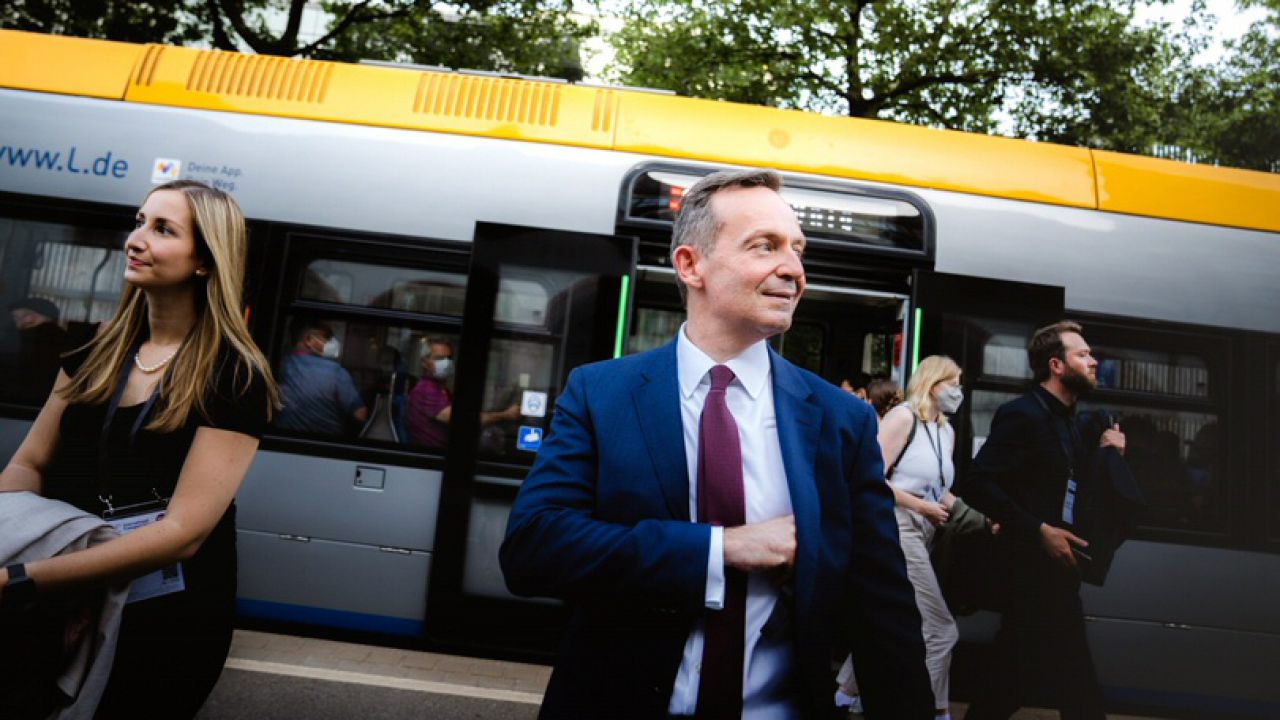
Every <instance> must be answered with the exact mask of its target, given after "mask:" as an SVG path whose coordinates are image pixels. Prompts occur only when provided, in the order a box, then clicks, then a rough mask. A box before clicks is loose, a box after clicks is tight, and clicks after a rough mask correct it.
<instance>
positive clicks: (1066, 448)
mask: <svg viewBox="0 0 1280 720" xmlns="http://www.w3.org/2000/svg"><path fill="white" fill-rule="evenodd" d="M1031 394H1032V396H1034V397H1035V399H1036V402H1038V403H1040V407H1042V408H1044V410H1045V412H1047V413H1049V417H1050V418H1053V417H1054V416H1055V415H1056V413H1054V412H1053V411H1052V410H1050V409H1049V404H1048V403H1046V402H1045V401H1044V398H1042V397H1040V393H1037V392H1034V391H1033V392H1032V393H1031ZM1061 422H1062V424H1064V425H1066V426H1067V437H1063V435H1062V433H1061V432H1060V431H1059V430H1057V429H1056V428H1055V429H1054V431H1053V434H1054V435H1056V436H1057V437H1058V444H1059V445H1061V446H1062V454H1063V455H1065V456H1066V457H1067V476H1068V477H1075V466H1076V453H1075V451H1074V450H1073V449H1072V448H1071V443H1074V444H1075V446H1076V448H1079V447H1080V445H1082V444H1083V440H1081V439H1080V429H1079V428H1077V427H1076V424H1075V423H1074V422H1072V420H1071V418H1070V417H1066V418H1061ZM1068 438H1070V440H1068Z"/></svg>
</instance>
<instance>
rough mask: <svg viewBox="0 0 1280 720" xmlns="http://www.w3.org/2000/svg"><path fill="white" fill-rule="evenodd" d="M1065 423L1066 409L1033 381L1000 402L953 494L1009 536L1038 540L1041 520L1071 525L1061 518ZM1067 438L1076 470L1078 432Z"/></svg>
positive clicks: (1071, 418)
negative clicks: (1031, 385) (1028, 388)
mask: <svg viewBox="0 0 1280 720" xmlns="http://www.w3.org/2000/svg"><path fill="white" fill-rule="evenodd" d="M1037 395H1038V396H1039V399H1037ZM1067 423H1071V424H1072V425H1074V423H1075V418H1074V416H1073V414H1072V413H1071V411H1070V409H1069V408H1067V406H1065V405H1063V404H1062V403H1061V402H1059V401H1058V399H1057V398H1055V397H1054V396H1053V395H1052V394H1051V393H1049V392H1048V391H1047V390H1045V389H1044V388H1042V387H1040V386H1039V385H1037V386H1035V387H1034V388H1032V389H1031V391H1029V392H1027V393H1026V394H1025V395H1023V396H1022V397H1019V398H1017V399H1016V400H1011V401H1009V402H1007V403H1005V404H1004V405H1001V406H1000V408H999V409H997V410H996V415H995V417H994V418H993V419H992V421H991V433H990V434H989V435H988V436H987V440H986V442H985V443H983V445H982V448H981V449H980V450H979V451H978V456H977V457H976V458H974V460H973V464H972V465H970V467H969V472H968V473H967V474H966V475H965V477H964V478H963V479H962V482H960V483H959V486H958V487H957V488H956V494H957V495H959V496H960V497H963V498H964V499H965V502H967V503H969V504H970V505H971V506H973V507H975V508H977V509H978V510H979V511H981V512H982V513H983V514H985V515H987V516H988V517H990V518H991V519H993V520H994V521H996V522H998V523H1000V527H1001V534H1006V533H1007V535H1006V537H1008V538H1010V539H1012V540H1015V541H1020V542H1027V543H1036V542H1038V541H1039V531H1040V525H1041V523H1046V522H1047V523H1049V524H1050V525H1053V526H1056V527H1068V529H1071V528H1070V527H1069V526H1067V525H1066V524H1065V523H1063V522H1062V503H1063V498H1064V496H1065V494H1066V490H1067V476H1068V473H1069V468H1070V465H1069V464H1068V459H1067V456H1066V453H1065V452H1064V448H1063V440H1064V438H1066V437H1068V436H1067V435H1066V428H1067ZM1096 440H1097V438H1094V441H1095V442H1096ZM1072 444H1073V445H1074V446H1075V447H1073V448H1072V450H1073V454H1074V455H1075V458H1073V460H1072V462H1073V463H1074V464H1075V465H1076V466H1077V471H1076V472H1077V475H1079V474H1080V469H1079V467H1078V466H1079V465H1080V462H1079V458H1080V451H1081V447H1080V446H1081V445H1082V444H1083V441H1081V440H1080V438H1079V435H1078V434H1077V435H1076V436H1075V438H1074V439H1073V442H1072Z"/></svg>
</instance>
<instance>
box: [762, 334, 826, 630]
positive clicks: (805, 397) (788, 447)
mask: <svg viewBox="0 0 1280 720" xmlns="http://www.w3.org/2000/svg"><path fill="white" fill-rule="evenodd" d="M769 360H770V364H771V367H772V370H773V409H774V415H775V417H776V418H777V423H778V444H779V445H780V446H781V448H782V465H783V467H784V468H785V469H786V471H787V488H788V489H789V490H790V493H791V508H792V511H793V512H794V513H795V516H796V565H795V592H796V604H797V610H799V611H800V612H801V616H802V617H803V608H805V607H806V606H807V605H808V604H809V600H810V599H811V597H812V594H813V590H814V587H815V586H816V580H817V572H818V554H819V549H820V548H821V547H822V526H821V522H822V517H821V508H820V507H819V503H818V487H817V483H816V481H815V478H814V474H813V471H814V467H815V464H816V461H817V456H818V432H819V430H820V429H821V425H822V407H821V406H820V405H818V404H817V403H816V402H814V401H813V398H812V396H813V393H812V391H810V389H809V386H808V384H806V383H805V381H804V378H802V377H801V376H800V373H799V371H797V370H796V368H795V366H793V365H792V364H791V363H789V362H787V361H786V360H784V359H782V357H781V356H779V355H778V354H777V353H775V352H773V350H772V349H771V350H770V351H769Z"/></svg>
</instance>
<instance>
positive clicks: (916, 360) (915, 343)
mask: <svg viewBox="0 0 1280 720" xmlns="http://www.w3.org/2000/svg"><path fill="white" fill-rule="evenodd" d="M923 323H924V309H923V308H920V307H917V308H916V320H915V322H913V323H911V372H912V373H915V371H916V368H917V367H918V366H919V365H920V330H921V327H920V326H921V325H922V324H923Z"/></svg>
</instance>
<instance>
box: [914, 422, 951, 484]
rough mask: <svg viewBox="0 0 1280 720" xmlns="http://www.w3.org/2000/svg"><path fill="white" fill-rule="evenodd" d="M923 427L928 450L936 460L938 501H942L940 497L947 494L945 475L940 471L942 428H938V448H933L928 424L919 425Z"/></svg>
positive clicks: (931, 434)
mask: <svg viewBox="0 0 1280 720" xmlns="http://www.w3.org/2000/svg"><path fill="white" fill-rule="evenodd" d="M920 425H922V426H923V427H924V434H925V435H926V436H928V438H929V449H930V450H932V451H933V454H934V455H935V456H936V457H937V458H938V487H939V488H940V489H941V492H940V493H939V494H938V500H942V496H943V495H945V494H946V492H947V475H946V473H945V472H944V471H943V469H942V428H938V446H937V447H934V446H933V433H931V432H929V423H927V422H925V423H920Z"/></svg>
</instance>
